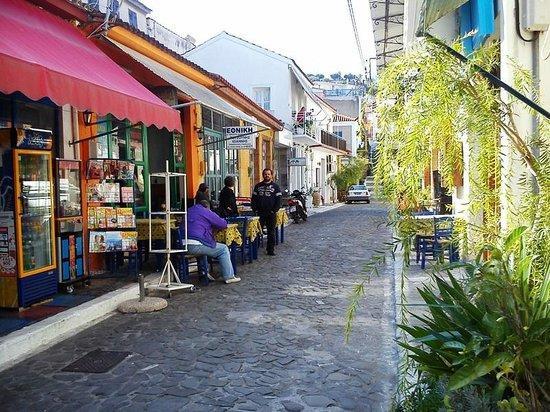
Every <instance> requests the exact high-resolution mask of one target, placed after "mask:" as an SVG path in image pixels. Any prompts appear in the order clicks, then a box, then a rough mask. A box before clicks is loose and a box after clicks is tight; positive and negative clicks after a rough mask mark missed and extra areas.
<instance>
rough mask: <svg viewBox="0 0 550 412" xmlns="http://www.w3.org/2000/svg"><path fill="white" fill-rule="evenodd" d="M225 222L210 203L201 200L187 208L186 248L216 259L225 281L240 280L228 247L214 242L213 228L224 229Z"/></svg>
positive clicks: (190, 251) (191, 251) (234, 281)
mask: <svg viewBox="0 0 550 412" xmlns="http://www.w3.org/2000/svg"><path fill="white" fill-rule="evenodd" d="M226 227H227V222H226V221H225V220H224V219H222V218H221V217H219V216H218V215H217V214H215V213H214V212H212V211H211V210H210V203H209V202H208V201H207V200H201V201H200V202H199V203H197V204H196V205H195V206H192V207H190V208H189V209H187V250H188V252H189V253H191V254H193V255H205V256H210V257H213V258H216V259H218V261H219V262H220V268H221V274H222V277H223V280H224V281H225V283H236V282H240V281H241V278H239V277H236V276H235V272H234V271H233V265H232V263H231V255H230V253H229V248H228V247H227V245H224V244H223V243H218V242H216V239H214V230H219V229H225V228H226Z"/></svg>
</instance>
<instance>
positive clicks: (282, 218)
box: [275, 209, 288, 244]
mask: <svg viewBox="0 0 550 412" xmlns="http://www.w3.org/2000/svg"><path fill="white" fill-rule="evenodd" d="M287 223H288V215H287V214H286V210H285V209H279V210H278V211H277V214H276V215H275V243H276V244H278V243H279V228H281V243H284V241H285V225H286V224H287Z"/></svg>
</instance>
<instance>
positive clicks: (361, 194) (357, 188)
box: [346, 185, 370, 203]
mask: <svg viewBox="0 0 550 412" xmlns="http://www.w3.org/2000/svg"><path fill="white" fill-rule="evenodd" d="M351 202H367V203H370V193H369V190H368V189H367V186H365V185H352V186H350V187H349V189H348V194H347V195H346V203H351Z"/></svg>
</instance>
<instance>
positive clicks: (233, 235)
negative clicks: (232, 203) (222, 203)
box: [214, 223, 243, 275]
mask: <svg viewBox="0 0 550 412" xmlns="http://www.w3.org/2000/svg"><path fill="white" fill-rule="evenodd" d="M214 238H215V239H216V242H220V243H224V244H226V245H227V247H229V251H230V252H231V263H232V264H233V271H234V272H235V275H236V274H237V246H241V245H242V244H243V239H242V236H241V233H240V232H239V225H237V224H236V223H229V224H228V225H227V228H225V229H222V230H218V231H216V233H215V234H214Z"/></svg>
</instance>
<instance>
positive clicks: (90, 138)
mask: <svg viewBox="0 0 550 412" xmlns="http://www.w3.org/2000/svg"><path fill="white" fill-rule="evenodd" d="M140 124H141V123H135V124H131V125H129V126H124V127H115V128H114V129H113V130H111V131H109V132H103V133H99V134H96V135H93V136H89V137H85V138H84V139H80V140H71V141H70V142H69V146H73V145H75V144H80V143H84V142H87V141H88V140H92V139H97V138H98V137H102V136H107V135H109V134H113V133H116V132H118V131H121V130H126V129H131V128H132V127H136V126H139V125H140Z"/></svg>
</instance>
